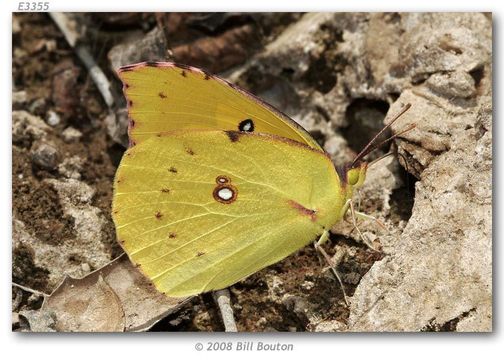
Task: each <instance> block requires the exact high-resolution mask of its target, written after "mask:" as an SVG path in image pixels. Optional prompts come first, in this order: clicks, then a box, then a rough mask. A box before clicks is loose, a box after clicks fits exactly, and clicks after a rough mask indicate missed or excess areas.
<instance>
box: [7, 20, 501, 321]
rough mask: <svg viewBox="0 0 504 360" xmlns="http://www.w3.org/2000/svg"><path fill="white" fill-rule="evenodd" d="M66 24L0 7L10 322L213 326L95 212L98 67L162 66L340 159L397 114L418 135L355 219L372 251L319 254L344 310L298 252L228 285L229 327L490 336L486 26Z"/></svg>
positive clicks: (107, 192)
mask: <svg viewBox="0 0 504 360" xmlns="http://www.w3.org/2000/svg"><path fill="white" fill-rule="evenodd" d="M68 15H69V16H68V18H67V21H68V24H67V25H68V27H67V30H68V29H70V30H71V32H72V34H75V35H76V37H77V38H78V39H79V40H78V42H77V43H76V44H72V45H73V46H70V45H69V42H68V37H67V38H65V34H64V33H63V32H62V30H61V28H60V27H58V26H57V25H56V24H55V22H54V21H53V19H51V17H50V16H49V15H48V14H14V15H13V97H12V99H13V117H12V145H13V147H12V161H13V167H12V182H13V184H12V191H13V269H12V277H13V282H14V285H13V287H12V301H13V309H12V311H13V321H12V326H13V329H14V330H16V331H147V330H149V331H188V330H192V331H198V330H201V331H221V330H223V325H222V323H221V320H220V315H219V312H218V310H217V307H216V305H215V303H214V301H213V298H212V296H211V295H209V294H206V295H202V296H198V297H194V298H191V299H185V300H184V301H178V300H177V301H176V300H174V299H167V298H165V297H163V296H162V295H160V294H158V293H156V292H155V291H153V290H152V289H151V288H149V287H148V286H147V284H146V281H145V279H143V277H142V276H141V275H140V274H139V273H138V272H137V271H136V270H135V269H134V268H133V267H132V266H131V265H130V264H129V261H128V260H127V259H125V257H120V258H118V259H116V258H117V257H118V256H120V255H121V250H120V247H119V246H118V244H117V243H116V239H115V231H114V225H113V222H112V220H111V216H110V206H111V196H112V181H113V177H114V173H115V170H116V167H117V166H118V163H119V161H120V158H121V155H122V153H123V151H124V150H125V146H126V144H127V136H126V121H127V119H126V116H125V110H124V107H125V101H124V99H123V97H122V94H121V87H120V83H119V81H118V79H117V77H116V75H115V72H114V69H116V68H117V67H119V66H121V65H125V64H130V63H134V62H138V61H144V60H151V61H153V60H158V61H163V60H164V61H166V60H175V61H177V62H180V63H186V64H190V65H193V66H197V67H204V68H206V69H207V70H209V71H211V72H214V73H218V74H220V75H221V76H224V77H226V78H227V79H229V80H230V81H232V82H235V83H237V84H239V85H240V86H242V87H244V88H246V89H248V90H250V91H251V92H253V93H254V94H257V95H259V96H260V97H262V98H264V99H266V100H267V101H268V102H270V103H272V104H273V105H275V106H277V107H278V108H280V109H281V110H282V111H284V112H286V113H287V114H289V115H290V116H291V117H293V118H294V119H295V120H296V121H298V122H299V123H300V124H302V125H303V126H304V127H305V128H306V129H307V130H309V131H310V132H311V133H312V134H313V136H314V137H315V138H316V139H317V140H318V141H319V142H320V143H321V144H322V145H323V146H324V148H325V149H326V151H327V152H328V153H330V154H331V156H332V157H333V160H334V162H335V163H336V164H342V163H344V162H345V161H348V160H350V159H352V157H353V156H355V154H356V152H357V151H359V150H360V149H361V148H362V146H363V145H364V144H365V143H366V142H367V141H369V139H370V138H371V137H372V135H373V134H374V133H376V131H377V130H379V129H381V128H382V127H383V122H384V120H385V121H387V120H386V119H385V118H386V115H387V114H388V115H389V117H390V115H393V114H395V113H397V112H398V111H399V109H400V108H401V107H402V106H403V105H404V104H406V103H411V104H412V108H411V109H410V110H409V111H408V112H407V113H406V114H405V115H404V116H403V119H402V120H401V121H400V122H398V123H397V124H395V125H394V126H393V128H392V129H393V131H396V132H397V131H399V130H400V129H401V128H403V127H404V126H405V125H407V124H410V123H415V124H416V126H417V127H416V129H415V130H413V131H411V132H408V133H406V134H404V135H403V136H402V137H401V139H399V140H398V141H397V142H396V143H395V144H394V145H393V147H392V150H393V151H396V152H398V153H399V155H400V156H395V157H388V158H386V159H385V160H382V161H381V162H378V163H377V165H375V166H373V167H371V168H370V170H369V174H368V177H367V181H366V185H365V187H364V188H363V190H362V191H361V195H360V198H361V209H362V210H363V211H364V212H366V213H368V214H370V215H373V216H375V217H377V218H378V219H379V220H380V221H381V222H383V223H384V224H385V226H386V228H387V229H388V231H385V230H383V229H381V228H380V227H378V226H376V224H375V223H373V222H363V223H362V224H360V229H361V230H362V231H363V232H364V233H365V234H366V235H367V237H368V238H369V239H371V240H373V244H374V246H376V247H378V248H380V249H381V251H380V252H376V251H373V250H370V249H369V248H368V247H367V246H366V245H364V244H362V243H361V242H360V241H359V239H358V237H357V236H356V234H355V232H351V231H350V230H351V227H349V226H347V224H344V223H342V224H340V225H338V226H337V227H335V228H334V229H333V231H332V235H331V239H330V240H331V241H330V242H329V244H327V245H326V247H325V249H326V251H327V252H328V253H329V254H330V255H331V256H334V260H335V261H337V262H338V264H339V265H338V270H339V272H340V273H341V275H342V279H343V283H344V286H345V289H346V291H347V293H348V295H349V296H350V299H349V300H350V304H349V305H346V304H345V302H344V299H343V294H342V291H341V289H340V287H339V286H338V284H337V283H336V282H335V281H334V279H333V278H332V276H331V273H330V272H329V271H327V268H326V266H325V264H324V263H323V262H322V261H320V259H319V258H318V256H317V254H316V253H315V251H314V249H313V248H312V247H307V248H305V249H302V250H300V251H298V252H297V253H295V254H293V255H292V256H290V257H288V258H286V259H285V260H283V261H282V262H280V263H277V264H275V265H273V266H270V267H268V268H267V269H264V270H262V271H260V272H258V273H256V274H254V275H252V276H251V277H249V278H247V279H246V280H244V281H242V282H240V283H238V284H236V285H234V286H232V287H231V288H230V292H231V301H232V304H233V305H232V306H233V310H234V314H235V317H236V321H237V326H238V329H239V330H240V331H491V329H492V19H491V16H490V15H488V14H483V13H453V14H450V13H443V14H430V13H422V14H415V13H386V14H383V13H374V14H366V13H356V14H354V13H313V14H310V13H309V14H293V13H290V14H287V13H286V14H281V13H274V14H253V15H248V14H196V13H193V14H183V13H175V14H153V13H113V14H100V13H96V14H68ZM67 35H68V33H67ZM83 48H84V49H86V51H87V52H88V53H89V54H90V55H91V58H92V59H94V61H95V62H96V66H97V67H99V68H100V69H101V70H102V71H103V72H104V74H105V78H106V79H108V82H110V90H111V93H110V98H107V95H106V94H105V95H104V93H103V91H99V87H97V85H96V82H95V81H94V79H93V78H92V77H91V76H90V71H89V69H88V68H87V67H86V66H85V65H84V64H83V62H82V60H81V59H80V58H79V56H78V54H79V53H81V52H82V49H83ZM110 99H112V101H110ZM389 117H387V118H389ZM382 150H383V151H382V152H381V154H383V153H384V152H386V151H388V149H387V148H384V149H382ZM377 155H380V154H377ZM405 169H407V171H406V170H405ZM114 259H116V260H114Z"/></svg>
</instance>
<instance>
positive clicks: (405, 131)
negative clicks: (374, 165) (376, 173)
mask: <svg viewBox="0 0 504 360" xmlns="http://www.w3.org/2000/svg"><path fill="white" fill-rule="evenodd" d="M414 128H416V124H410V125H409V126H407V127H406V128H405V129H403V130H401V131H399V132H398V133H397V134H394V135H392V136H391V137H389V138H388V139H385V140H383V141H382V142H380V143H379V144H377V145H374V146H373V147H372V148H371V149H369V151H368V154H369V153H372V152H373V151H375V150H376V149H378V148H380V147H381V146H382V145H383V144H386V143H388V142H389V141H392V140H394V139H395V138H397V137H399V136H401V135H403V134H405V133H407V132H408V131H411V130H413V129H414Z"/></svg>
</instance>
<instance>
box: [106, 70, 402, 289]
mask: <svg viewBox="0 0 504 360" xmlns="http://www.w3.org/2000/svg"><path fill="white" fill-rule="evenodd" d="M119 76H120V78H121V80H122V81H123V84H124V92H125V95H126V97H127V100H128V108H129V117H130V126H129V136H130V142H131V145H133V146H132V147H130V148H129V149H128V150H127V151H126V153H125V154H124V156H123V158H122V161H121V164H120V166H119V168H118V170H117V173H116V177H115V182H114V199H113V205H112V214H113V219H114V222H115V225H116V231H117V238H118V240H119V242H120V243H121V245H122V247H123V248H124V250H125V251H126V253H127V254H128V256H129V257H130V259H131V261H132V262H133V263H135V264H137V265H138V266H139V267H140V268H141V270H142V271H143V273H144V274H145V275H146V276H147V277H148V278H149V279H151V281H152V283H153V284H154V285H155V286H156V288H157V289H158V290H159V291H161V292H163V293H165V294H166V295H168V296H173V297H183V296H189V295H193V294H199V293H203V292H207V291H211V290H217V289H222V288H225V287H228V286H230V285H232V284H234V283H236V282H238V281H239V280H241V279H243V278H245V277H247V276H249V275H251V274H253V273H254V272H256V271H258V270H260V269H262V268H264V267H266V266H268V265H271V264H273V263H275V262H277V261H279V260H281V259H283V258H285V257H286V256H288V255H290V254H291V253H293V252H295V251H296V250H298V249H300V248H302V247H304V246H306V245H307V244H309V243H310V242H313V241H314V240H317V239H319V243H321V242H323V241H325V240H326V239H327V238H328V234H329V230H330V229H331V227H332V226H333V225H334V224H336V223H337V222H338V221H340V220H341V219H342V218H343V216H344V215H345V214H346V212H347V211H348V210H349V207H350V206H351V199H352V194H353V191H354V189H356V188H358V187H359V186H361V185H362V184H363V182H364V180H365V176H366V169H367V163H366V162H363V161H361V159H362V157H364V156H365V155H366V154H367V153H369V152H370V151H371V150H372V149H373V147H372V146H371V143H370V144H369V145H368V146H367V147H366V148H365V149H364V150H363V151H362V152H361V153H360V154H359V155H358V156H357V158H356V159H355V160H354V161H353V162H352V163H351V164H347V165H346V166H344V167H341V168H338V169H336V168H335V167H334V165H333V163H332V162H331V159H330V157H329V156H328V154H326V153H325V152H324V151H323V150H322V149H321V147H320V146H319V145H318V144H317V143H316V141H315V140H314V139H313V138H312V137H311V136H310V135H309V133H308V132H306V131H305V130H304V129H303V128H302V127H300V126H299V125H298V124H296V123H295V122H294V121H293V120H291V119H289V118H288V117H287V116H286V115H284V114H282V113H280V112H279V111H277V110H275V109H274V108H273V107H272V106H270V105H268V104H266V103H264V102H263V101H261V100H259V99H258V98H256V97H254V96H253V95H251V94H249V93H247V92H246V91H244V90H242V89H239V88H237V87H236V86H234V85H231V84H229V83H228V82H226V81H225V80H223V79H220V78H218V77H215V76H212V75H210V74H207V73H206V72H204V71H202V70H200V69H196V68H193V67H188V66H182V65H177V64H173V63H141V64H135V65H129V66H125V67H122V68H121V69H120V70H119ZM406 110H407V107H405V109H404V110H403V111H402V112H401V113H400V114H399V115H398V116H396V119H397V118H398V117H399V116H400V115H401V114H402V113H403V112H404V111H406ZM394 120H395V119H394Z"/></svg>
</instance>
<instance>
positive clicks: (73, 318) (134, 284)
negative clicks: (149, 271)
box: [41, 255, 189, 332]
mask: <svg viewBox="0 0 504 360" xmlns="http://www.w3.org/2000/svg"><path fill="white" fill-rule="evenodd" d="M188 300H189V299H188V298H168V297H166V296H165V295H163V294H161V293H159V292H158V291H157V290H156V289H155V288H154V286H153V285H151V284H150V283H149V281H148V280H147V279H146V278H145V277H144V276H143V275H142V274H141V273H140V272H139V271H138V269H137V268H135V267H134V266H133V264H131V262H130V261H129V259H128V257H127V256H126V255H122V256H120V257H118V258H117V259H115V260H113V261H111V262H110V263H109V264H107V265H106V266H104V267H102V268H101V269H99V270H96V271H94V272H92V273H90V274H89V275H87V276H85V277H83V278H81V279H73V278H70V277H67V278H66V279H65V280H64V281H63V282H62V283H61V285H60V286H59V287H58V288H57V289H56V290H55V291H54V292H53V293H52V294H51V295H49V296H48V297H47V298H46V299H45V301H44V304H43V305H42V309H41V311H44V312H49V311H52V312H54V313H55V314H56V329H57V330H58V331H80V332H122V331H145V330H148V329H150V328H151V327H152V326H153V325H154V324H155V323H157V322H158V321H159V320H161V319H163V318H164V317H166V316H167V315H169V314H171V313H173V312H175V311H176V310H178V309H179V308H180V307H181V306H182V305H183V304H185V303H186V302H187V301H188Z"/></svg>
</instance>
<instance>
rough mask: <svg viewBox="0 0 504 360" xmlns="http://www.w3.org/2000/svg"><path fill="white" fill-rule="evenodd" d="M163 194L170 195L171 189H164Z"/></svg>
mask: <svg viewBox="0 0 504 360" xmlns="http://www.w3.org/2000/svg"><path fill="white" fill-rule="evenodd" d="M161 192H162V193H165V194H168V193H169V192H170V189H168V188H162V189H161Z"/></svg>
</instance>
